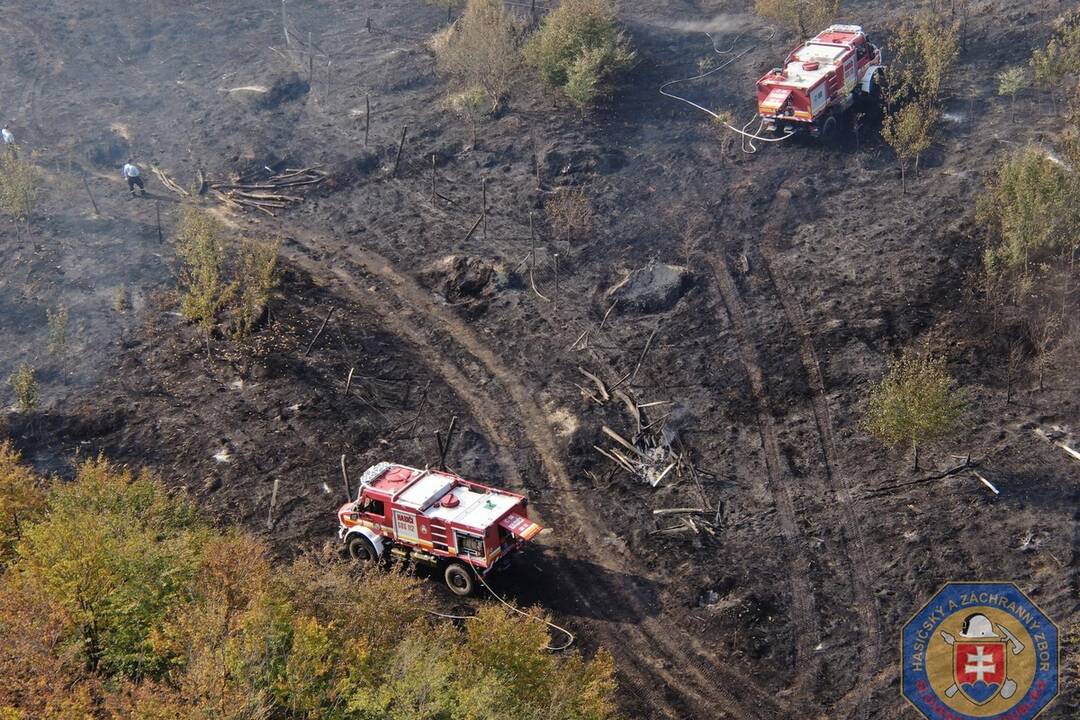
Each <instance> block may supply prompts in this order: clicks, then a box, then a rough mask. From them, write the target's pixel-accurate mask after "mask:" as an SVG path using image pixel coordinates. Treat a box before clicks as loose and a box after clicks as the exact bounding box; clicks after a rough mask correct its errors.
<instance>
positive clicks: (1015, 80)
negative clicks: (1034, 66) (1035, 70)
mask: <svg viewBox="0 0 1080 720" xmlns="http://www.w3.org/2000/svg"><path fill="white" fill-rule="evenodd" d="M997 80H998V95H1008V96H1009V98H1010V100H1011V102H1012V104H1013V105H1015V104H1016V94H1017V93H1018V92H1020V91H1021V90H1023V89H1024V87H1025V86H1026V85H1027V74H1026V73H1025V72H1024V68H1022V67H1013V68H1009V69H1008V70H1002V71H1001V72H999V73H998V76H997Z"/></svg>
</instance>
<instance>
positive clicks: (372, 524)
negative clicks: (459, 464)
mask: <svg viewBox="0 0 1080 720" xmlns="http://www.w3.org/2000/svg"><path fill="white" fill-rule="evenodd" d="M338 522H339V530H338V536H339V537H340V538H341V540H342V542H343V543H344V544H345V547H346V548H347V549H348V552H349V554H350V555H351V556H352V557H353V558H355V559H357V560H361V561H365V562H375V561H376V560H378V559H380V558H383V557H387V556H388V555H394V556H397V557H400V558H402V559H406V560H411V561H414V562H421V563H426V564H430V565H432V566H435V567H437V568H439V569H440V570H441V571H442V574H443V578H444V579H445V580H446V584H447V586H448V587H449V588H450V590H451V591H453V592H454V593H455V594H457V595H468V594H470V593H471V592H472V591H473V589H474V579H475V577H477V576H479V577H482V576H486V575H487V574H488V573H489V572H491V571H492V570H494V569H496V568H497V567H500V566H502V565H505V564H506V563H507V562H508V560H509V558H510V556H511V555H512V554H514V553H515V552H516V551H517V550H519V549H520V548H521V546H522V544H523V543H525V542H527V541H529V540H531V539H532V538H534V537H535V536H536V535H537V534H538V533H539V532H540V531H541V530H543V528H542V527H541V526H540V525H538V524H537V523H535V522H533V521H532V520H530V519H529V514H528V499H527V498H526V497H524V496H523V495H518V494H516V493H511V492H507V491H506V490H500V489H497V488H492V487H487V486H485V485H481V484H480V483H476V482H472V481H470V480H466V479H464V478H462V477H459V476H457V475H455V474H453V473H449V472H446V471H441V470H439V471H437V470H430V469H429V470H418V469H416V468H411V467H406V466H404V465H396V464H393V463H387V462H382V463H378V464H377V465H374V466H372V467H371V468H369V469H368V470H367V471H366V472H364V474H363V476H362V477H361V479H360V493H359V495H358V497H357V498H356V500H355V501H354V502H349V503H346V504H345V505H343V506H341V508H340V509H339V510H338Z"/></svg>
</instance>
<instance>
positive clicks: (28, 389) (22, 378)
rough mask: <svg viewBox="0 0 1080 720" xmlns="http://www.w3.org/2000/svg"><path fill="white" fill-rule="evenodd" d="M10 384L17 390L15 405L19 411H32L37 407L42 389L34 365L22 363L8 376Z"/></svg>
mask: <svg viewBox="0 0 1080 720" xmlns="http://www.w3.org/2000/svg"><path fill="white" fill-rule="evenodd" d="M8 385H10V386H11V389H12V390H13V391H14V392H15V405H16V406H17V407H18V408H19V412H24V413H25V412H30V411H32V410H33V409H34V408H36V407H37V404H38V399H39V398H40V396H41V390H40V388H39V387H38V382H37V378H35V377H34V366H33V365H31V364H30V363H22V364H20V365H19V367H17V368H16V369H15V372H13V373H11V375H9V376H8Z"/></svg>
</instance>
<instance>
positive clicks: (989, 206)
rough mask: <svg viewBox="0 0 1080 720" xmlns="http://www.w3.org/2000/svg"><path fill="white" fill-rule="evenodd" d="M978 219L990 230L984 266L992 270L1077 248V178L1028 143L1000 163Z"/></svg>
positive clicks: (1027, 266) (1026, 267) (1023, 266)
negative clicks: (1024, 147) (1021, 149)
mask: <svg viewBox="0 0 1080 720" xmlns="http://www.w3.org/2000/svg"><path fill="white" fill-rule="evenodd" d="M976 218H977V219H978V221H979V223H980V225H982V226H983V227H984V228H985V229H986V230H987V231H988V234H989V242H988V247H987V249H986V251H985V253H984V256H983V258H984V264H985V265H986V269H987V270H988V271H991V272H1014V271H1018V270H1019V271H1023V272H1024V273H1027V272H1029V271H1030V270H1031V267H1032V264H1033V263H1038V262H1041V261H1043V260H1045V259H1047V258H1048V257H1050V256H1051V255H1054V254H1056V253H1064V252H1067V251H1069V250H1072V249H1074V248H1075V247H1076V233H1077V228H1080V182H1078V181H1077V180H1076V178H1074V177H1073V173H1072V172H1071V171H1070V170H1068V169H1067V168H1065V167H1063V166H1062V165H1060V164H1059V163H1057V162H1054V161H1053V160H1051V159H1050V158H1049V157H1047V155H1046V152H1045V151H1044V150H1042V149H1040V148H1036V147H1029V148H1027V149H1025V150H1023V151H1021V152H1020V153H1018V154H1016V155H1014V156H1012V157H1009V158H1007V159H1005V160H1004V161H1002V162H1001V164H1000V165H999V166H998V168H997V171H996V173H995V174H994V176H993V178H992V179H991V181H990V183H989V186H988V187H987V189H986V192H985V193H984V194H983V196H982V197H981V198H980V200H979V203H978V206H977V211H976Z"/></svg>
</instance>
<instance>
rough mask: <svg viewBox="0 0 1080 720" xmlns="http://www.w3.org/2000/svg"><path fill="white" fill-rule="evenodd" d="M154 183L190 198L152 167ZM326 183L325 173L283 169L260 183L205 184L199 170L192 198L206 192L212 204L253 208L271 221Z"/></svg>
mask: <svg viewBox="0 0 1080 720" xmlns="http://www.w3.org/2000/svg"><path fill="white" fill-rule="evenodd" d="M150 169H151V170H152V171H153V173H154V175H156V176H157V179H158V180H159V181H160V182H161V184H162V185H163V186H164V187H165V189H167V190H170V191H171V192H174V193H176V194H177V195H180V196H181V197H192V191H188V190H185V189H184V188H182V187H181V186H180V185H179V184H178V183H177V182H176V181H175V180H173V179H172V178H171V177H169V175H168V174H167V173H166V172H165V171H164V170H162V169H161V168H159V167H157V166H156V165H152V166H151V167H150ZM324 180H326V173H324V172H322V171H321V170H316V169H315V168H285V169H284V170H283V171H282V172H280V173H277V174H275V175H271V176H270V177H267V178H264V179H251V178H235V179H232V180H229V181H220V182H213V181H208V180H207V179H206V176H205V175H203V171H202V170H199V174H198V177H197V178H196V184H195V187H194V188H193V192H194V194H195V195H205V194H207V193H208V192H209V194H210V195H212V196H213V197H214V198H215V199H216V200H219V201H220V202H222V203H224V204H225V205H228V206H229V207H231V208H234V209H237V210H239V209H241V208H254V209H256V210H259V211H260V212H264V213H266V214H267V215H269V216H271V217H275V214H274V211H275V210H283V209H284V208H287V207H289V206H290V205H296V204H299V203H302V202H304V197H303V196H302V195H299V194H298V193H302V192H304V191H305V190H308V189H309V188H312V187H314V186H316V185H318V184H319V183H321V182H323V181H324Z"/></svg>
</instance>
